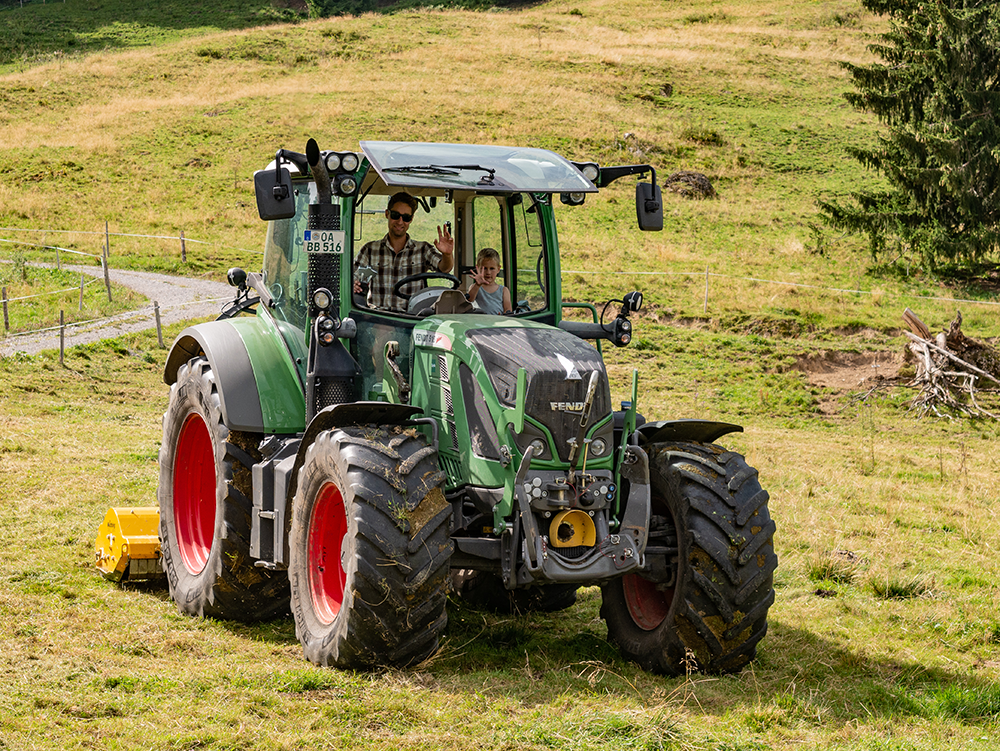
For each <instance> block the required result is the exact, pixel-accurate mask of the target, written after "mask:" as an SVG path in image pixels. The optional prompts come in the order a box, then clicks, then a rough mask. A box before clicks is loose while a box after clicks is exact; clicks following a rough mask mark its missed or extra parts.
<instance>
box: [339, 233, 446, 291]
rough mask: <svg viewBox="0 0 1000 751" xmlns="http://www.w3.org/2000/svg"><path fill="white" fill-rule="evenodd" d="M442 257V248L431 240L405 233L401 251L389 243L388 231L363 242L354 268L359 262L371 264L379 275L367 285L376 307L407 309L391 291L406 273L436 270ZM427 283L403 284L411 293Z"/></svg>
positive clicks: (359, 264)
mask: <svg viewBox="0 0 1000 751" xmlns="http://www.w3.org/2000/svg"><path fill="white" fill-rule="evenodd" d="M440 261H441V251H439V250H438V249H437V248H435V247H434V246H433V245H431V244H430V243H425V242H421V241H419V240H414V239H413V238H412V237H410V236H409V235H407V236H406V245H404V246H403V249H402V250H401V251H400V252H399V253H395V252H393V250H392V246H391V245H389V235H388V234H387V235H386V236H385V237H383V238H382V239H381V240H372V241H371V242H370V243H365V245H363V246H362V248H361V250H360V252H359V253H358V255H357V257H356V258H355V259H354V270H355V271H357V270H358V267H360V266H371V267H372V268H373V269H375V274H376V276H374V277H372V280H371V282H370V283H369V289H368V304H369V305H370V306H371V307H373V308H383V309H391V310H406V302H407V301H406V300H404V299H403V298H402V297H396V296H395V295H393V294H392V288H393V287H395V286H396V283H397V282H398V281H399V280H400V279H403V278H405V277H408V276H411V275H413V274H420V273H423V272H424V271H437V270H438V263H440ZM424 286H425V285H424V284H422V283H421V282H413V283H411V284H407V285H406V286H405V287H403V288H402V291H403V292H407V293H409V294H411V295H413V294H415V293H417V292H419V291H420V290H421V288H423V287H424Z"/></svg>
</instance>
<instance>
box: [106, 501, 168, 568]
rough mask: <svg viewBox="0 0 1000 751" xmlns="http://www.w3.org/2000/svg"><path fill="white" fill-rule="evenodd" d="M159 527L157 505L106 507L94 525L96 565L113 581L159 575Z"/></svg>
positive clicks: (160, 564) (160, 566)
mask: <svg viewBox="0 0 1000 751" xmlns="http://www.w3.org/2000/svg"><path fill="white" fill-rule="evenodd" d="M159 530H160V510H159V509H158V508H156V507H152V508H110V509H108V513H107V514H105V515H104V521H102V522H101V526H100V527H98V528H97V539H96V540H95V546H96V555H97V568H98V569H100V571H101V573H102V574H104V576H105V578H107V579H110V580H111V581H116V582H121V581H145V580H149V579H159V578H162V577H163V576H164V573H163V564H162V563H161V561H160V537H159Z"/></svg>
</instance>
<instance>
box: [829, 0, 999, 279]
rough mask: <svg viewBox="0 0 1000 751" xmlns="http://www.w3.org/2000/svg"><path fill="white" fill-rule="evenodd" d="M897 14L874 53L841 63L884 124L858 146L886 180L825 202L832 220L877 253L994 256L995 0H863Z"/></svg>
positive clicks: (952, 259) (934, 258)
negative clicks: (869, 143) (870, 60)
mask: <svg viewBox="0 0 1000 751" xmlns="http://www.w3.org/2000/svg"><path fill="white" fill-rule="evenodd" d="M861 4H862V5H863V6H864V7H865V8H867V9H868V10H870V11H872V12H873V13H876V14H879V15H884V16H887V17H888V20H889V30H888V31H887V32H885V33H884V34H881V35H879V37H878V38H877V39H878V41H877V42H876V43H874V44H872V45H870V46H869V50H870V51H872V52H873V53H874V54H875V55H877V56H878V57H879V58H881V61H882V62H879V63H875V64H872V65H852V64H850V63H842V65H843V67H844V68H845V69H846V70H847V71H848V72H849V73H850V75H851V77H852V78H853V83H854V86H855V88H856V91H854V92H851V93H848V94H846V95H845V96H846V98H847V100H848V101H849V102H850V103H851V104H852V105H853V106H854V107H855V108H857V109H859V110H862V111H865V112H870V113H872V114H874V115H875V116H876V117H878V119H879V121H880V122H881V123H882V124H883V126H885V132H884V133H882V134H879V136H878V139H877V143H876V145H875V146H874V147H873V148H870V149H858V148H853V149H850V150H849V152H850V153H851V154H852V156H854V157H855V158H856V159H857V160H858V161H860V162H861V164H863V165H865V166H866V167H869V168H871V169H873V170H875V171H876V172H878V173H880V174H881V175H883V176H884V177H885V178H886V182H887V183H888V188H886V189H870V188H869V189H862V190H859V191H857V192H855V193H852V194H850V200H847V201H841V200H833V201H825V200H820V201H819V204H820V208H821V211H822V213H823V218H824V221H825V222H826V223H827V224H829V225H831V226H833V227H836V228H840V229H846V230H850V231H853V232H859V233H864V234H866V235H868V238H869V241H870V247H871V252H872V255H873V257H875V258H876V259H878V258H879V257H880V256H885V255H888V254H890V253H891V254H892V255H894V256H897V255H901V256H905V257H908V258H910V259H913V260H917V261H918V262H920V263H923V264H924V265H926V266H929V267H934V266H937V265H939V264H942V263H956V264H959V265H966V264H970V263H976V262H980V261H984V260H988V259H989V258H990V257H991V256H994V255H995V254H996V252H997V250H998V247H1000V10H998V4H997V3H996V1H995V0H861Z"/></svg>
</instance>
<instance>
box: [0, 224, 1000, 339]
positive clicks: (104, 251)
mask: <svg viewBox="0 0 1000 751" xmlns="http://www.w3.org/2000/svg"><path fill="white" fill-rule="evenodd" d="M0 232H3V233H25V234H28V235H42V237H43V240H42V242H32V241H30V240H27V239H20V238H17V237H9V236H8V237H0V245H6V246H23V247H30V248H36V249H41V250H48V251H53V252H55V254H56V267H57V268H61V266H62V263H61V257H60V254H61V253H69V254H72V255H78V256H84V257H87V258H96V259H98V260H99V261H100V264H101V266H103V269H104V281H105V286H106V287H107V294H108V299H109V301H110V300H111V283H110V280H109V259H110V247H111V238H113V237H120V238H139V239H149V240H168V241H176V242H177V243H179V245H180V251H181V260H182V262H186V260H187V257H186V256H187V245H188V244H193V245H203V246H207V245H215V246H218V243H213V242H211V241H207V240H199V239H197V238H190V237H186V236H185V234H184V232H183V231H181V232H180V233H179V234H178V235H154V234H146V233H139V232H111V231H110V230H109V229H108V226H107V223H105V229H104V231H103V232H101V231H93V230H76V229H70V230H66V229H36V228H26V227H0ZM48 235H82V236H96V237H101V238H103V243H102V248H101V253H100V254H96V253H87V252H85V251H82V250H78V249H76V248H67V247H64V246H63V245H55V244H51V243H48V242H46V241H45V238H46V237H47V236H48ZM221 247H223V248H227V249H230V250H236V251H239V252H243V253H251V254H258V255H259V254H262V251H259V250H257V251H254V250H249V249H247V248H241V247H237V246H221ZM563 273H564V274H575V275H581V276H588V275H592V276H598V275H600V276H603V277H608V276H621V277H648V278H666V277H687V278H692V279H704V303H703V308H704V312H705V313H706V314H707V313H708V309H709V299H710V296H711V284H712V280H717V281H720V280H725V281H729V282H732V281H739V282H749V283H754V284H766V285H775V286H780V287H784V288H793V289H805V290H813V291H818V292H826V293H834V294H839V295H844V294H850V295H858V296H862V295H878V296H879V297H881V298H892V299H900V300H921V301H935V302H945V303H952V304H963V305H984V306H993V307H995V306H1000V301H997V300H981V299H980V300H977V299H970V298H956V297H940V296H929V295H921V294H907V293H904V292H887V291H885V290H871V289H868V290H866V289H861V288H860V286H859V287H857V288H850V287H827V286H823V285H818V284H808V283H804V282H794V281H787V280H780V279H766V278H762V277H756V276H736V275H732V274H723V273H719V272H713V271H711V267H709V266H706V268H705V271H703V272H702V271H611V272H609V271H592V270H583V269H579V270H577V269H564V270H563ZM98 282H100V279H99V278H94V279H91V280H90V281H89V282H84V281H83V279H82V278H81V282H80V285H79V286H74V287H71V288H63V289H58V290H51V291H47V292H39V293H36V294H31V295H21V296H18V297H7V288H6V287H3V290H2V298H3V317H4V333H5V335H6V336H15V337H16V336H28V335H31V334H36V333H40V332H46V331H53V330H57V329H65V328H66V327H67V326H83V325H91V324H96V323H99V322H101V321H113V320H120V319H121V318H122V317H123V316H129V315H133V316H141V315H148V310H146V308H148V307H149V306H146V308H140V309H139V310H137V311H132V312H130V313H119V314H116V315H113V316H108V317H106V318H90V319H85V320H80V321H74V322H71V323H69V324H66V323H61V324H59V325H53V326H50V327H47V328H42V329H33V330H31V331H25V332H16V333H10V327H9V321H8V305H10V304H13V303H18V302H25V301H27V300H30V299H33V298H38V297H44V296H51V295H64V294H66V293H68V292H74V291H77V290H79V291H80V306H81V310H82V306H83V290H84V287H86V286H90V285H91V284H96V283H98ZM220 299H223V298H220ZM203 302H204V301H203ZM154 305H155V303H154ZM144 311H145V312H144Z"/></svg>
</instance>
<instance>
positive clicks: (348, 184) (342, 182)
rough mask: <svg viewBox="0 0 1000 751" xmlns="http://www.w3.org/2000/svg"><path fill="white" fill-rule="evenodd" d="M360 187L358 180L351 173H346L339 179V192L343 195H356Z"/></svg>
mask: <svg viewBox="0 0 1000 751" xmlns="http://www.w3.org/2000/svg"><path fill="white" fill-rule="evenodd" d="M357 189H358V181H357V180H355V179H354V178H353V177H351V176H350V175H345V176H344V177H342V178H340V179H339V180H338V181H337V192H338V193H339V194H340V195H342V196H351V195H354V191H356V190H357Z"/></svg>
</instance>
